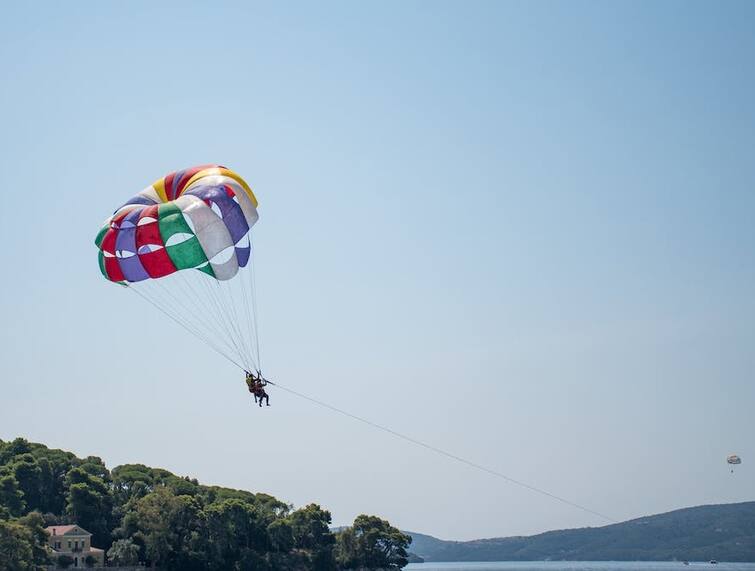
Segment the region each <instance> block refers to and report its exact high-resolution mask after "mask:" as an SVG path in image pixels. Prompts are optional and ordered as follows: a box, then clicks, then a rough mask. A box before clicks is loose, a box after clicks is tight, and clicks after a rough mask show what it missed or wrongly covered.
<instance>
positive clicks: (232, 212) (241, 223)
mask: <svg viewBox="0 0 755 571" xmlns="http://www.w3.org/2000/svg"><path fill="white" fill-rule="evenodd" d="M185 194H193V195H194V196H198V197H199V198H201V199H202V200H204V201H205V202H209V203H213V202H214V203H215V204H216V205H217V206H218V208H219V209H220V213H221V214H222V215H223V223H224V224H225V226H226V228H228V232H229V233H230V234H231V239H232V240H233V242H234V243H236V242H238V241H239V240H241V238H243V237H244V234H246V233H247V232H249V224H247V221H246V218H245V217H244V211H243V210H241V206H239V205H238V203H237V202H236V201H235V200H233V198H231V197H230V196H228V193H227V192H226V187H225V186H223V185H203V186H197V187H195V188H192V189H191V190H190V191H188V192H186V193H185Z"/></svg>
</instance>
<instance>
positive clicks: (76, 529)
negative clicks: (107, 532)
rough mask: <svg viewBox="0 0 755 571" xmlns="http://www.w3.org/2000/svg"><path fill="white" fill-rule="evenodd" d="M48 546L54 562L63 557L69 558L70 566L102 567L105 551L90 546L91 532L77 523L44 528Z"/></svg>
mask: <svg viewBox="0 0 755 571" xmlns="http://www.w3.org/2000/svg"><path fill="white" fill-rule="evenodd" d="M45 531H46V532H47V535H48V539H49V541H48V546H49V548H50V551H51V555H52V557H53V559H54V560H55V562H56V565H57V563H58V560H59V559H60V558H61V557H63V556H66V557H70V558H71V565H70V567H72V568H76V567H78V568H81V567H103V566H104V565H105V552H104V551H103V550H102V549H98V548H96V547H92V534H91V533H89V532H88V531H87V530H85V529H84V528H82V527H80V526H78V525H51V526H49V527H46V528H45Z"/></svg>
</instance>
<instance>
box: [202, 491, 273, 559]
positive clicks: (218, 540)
mask: <svg viewBox="0 0 755 571" xmlns="http://www.w3.org/2000/svg"><path fill="white" fill-rule="evenodd" d="M205 517H206V528H207V540H208V548H209V553H210V557H211V565H210V566H211V567H212V568H215V569H246V568H248V567H250V566H251V567H253V566H254V565H259V564H260V562H261V559H262V557H263V556H264V555H265V553H266V552H267V551H269V550H270V549H271V543H270V540H269V536H268V533H267V530H268V525H269V523H271V522H268V521H266V518H265V517H264V515H263V514H261V513H260V511H259V510H258V509H257V508H256V507H254V506H252V505H250V504H248V503H246V502H244V501H242V500H237V499H233V500H224V501H222V502H219V503H216V504H213V505H211V506H210V507H208V508H207V509H206V510H205Z"/></svg>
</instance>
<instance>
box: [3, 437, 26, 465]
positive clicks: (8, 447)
mask: <svg viewBox="0 0 755 571" xmlns="http://www.w3.org/2000/svg"><path fill="white" fill-rule="evenodd" d="M30 452H31V445H30V444H29V442H28V441H27V440H26V439H25V438H16V439H15V440H13V441H12V442H7V443H5V445H4V446H3V447H2V449H0V464H8V463H10V461H11V460H12V459H13V458H14V457H15V456H20V455H21V454H28V453H30Z"/></svg>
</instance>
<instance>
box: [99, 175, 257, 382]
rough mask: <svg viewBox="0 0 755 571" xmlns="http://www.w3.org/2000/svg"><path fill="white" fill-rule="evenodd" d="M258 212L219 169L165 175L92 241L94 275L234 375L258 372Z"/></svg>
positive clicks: (246, 190) (246, 191) (250, 196)
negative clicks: (147, 306)
mask: <svg viewBox="0 0 755 571" xmlns="http://www.w3.org/2000/svg"><path fill="white" fill-rule="evenodd" d="M257 206H258V203H257V198H256V197H255V195H254V193H253V192H252V189H251V188H250V187H249V185H248V184H247V183H246V182H245V181H244V179H243V178H241V177H240V176H239V175H238V174H236V173H235V172H233V171H232V170H230V169H228V168H226V167H223V166H220V165H215V164H209V165H201V166H197V167H192V168H188V169H184V170H180V171H176V172H173V173H170V174H168V175H167V176H164V177H162V178H160V179H159V180H157V181H156V182H154V183H153V184H151V185H150V186H148V187H147V188H145V189H144V190H142V191H141V192H139V193H137V194H136V195H135V196H133V197H132V198H130V199H129V200H127V201H126V202H125V203H124V204H122V205H121V206H119V207H118V208H117V209H116V210H115V211H114V212H113V214H112V216H110V217H108V218H107V219H106V220H105V222H104V224H103V226H102V228H101V229H100V231H99V232H98V233H97V237H96V238H95V244H96V245H97V247H98V249H99V252H98V258H99V266H100V271H101V272H102V274H103V276H104V277H105V278H106V279H108V280H110V281H113V282H117V283H120V284H121V285H125V286H128V288H129V289H131V290H132V291H135V292H136V293H138V294H139V295H140V296H141V297H143V298H144V299H146V300H147V301H148V302H150V303H151V304H152V305H153V306H154V307H156V308H157V309H159V310H160V311H161V312H162V313H164V314H166V315H167V316H169V317H170V318H171V319H173V320H174V321H176V322H177V323H179V324H180V325H182V326H183V327H184V328H186V329H187V330H189V331H190V332H191V333H193V334H194V335H196V336H197V337H199V338H200V339H201V340H203V341H204V342H205V343H206V344H208V345H209V346H210V347H212V348H213V349H215V350H216V351H218V352H219V353H221V354H222V355H224V356H225V357H226V358H228V359H229V360H230V361H232V362H234V363H235V364H236V365H238V366H239V367H241V368H244V369H246V370H248V371H251V370H260V368H261V366H260V359H259V336H258V332H257V315H256V313H257V310H256V301H255V287H254V275H253V271H254V255H253V252H252V249H253V244H252V227H253V226H254V225H255V223H256V222H257V220H258V219H259V215H258V213H257Z"/></svg>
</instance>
